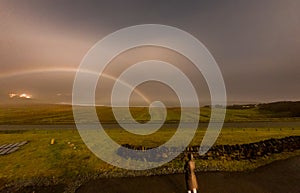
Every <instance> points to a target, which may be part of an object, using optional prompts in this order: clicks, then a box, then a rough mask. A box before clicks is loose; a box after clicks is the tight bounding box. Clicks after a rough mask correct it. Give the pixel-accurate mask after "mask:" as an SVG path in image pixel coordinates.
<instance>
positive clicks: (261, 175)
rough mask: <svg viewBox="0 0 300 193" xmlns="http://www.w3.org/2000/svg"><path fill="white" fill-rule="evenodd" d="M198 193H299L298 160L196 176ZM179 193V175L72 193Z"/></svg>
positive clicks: (111, 182) (101, 183)
mask: <svg viewBox="0 0 300 193" xmlns="http://www.w3.org/2000/svg"><path fill="white" fill-rule="evenodd" d="M197 177H198V182H199V186H200V189H199V192H200V193H248V192H249V193H250V192H251V193H253V192H255V193H300V157H294V158H291V159H288V160H282V161H277V162H274V163H272V164H270V165H267V166H264V167H261V168H258V169H256V170H255V171H253V172H249V173H226V172H206V173H198V174H197ZM135 192H137V193H141V192H143V193H161V192H164V193H181V192H186V191H185V183H184V176H183V175H182V174H176V175H166V176H153V177H135V178H115V179H99V180H95V181H91V182H88V183H87V184H84V185H83V186H81V187H80V188H79V189H78V190H77V192H76V193H135Z"/></svg>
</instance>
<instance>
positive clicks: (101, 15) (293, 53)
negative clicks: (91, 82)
mask: <svg viewBox="0 0 300 193" xmlns="http://www.w3.org/2000/svg"><path fill="white" fill-rule="evenodd" d="M151 23H152V24H164V25H170V26H174V27H177V28H180V29H182V30H184V31H187V32H189V33H190V34H192V35H193V36H195V37H196V38H198V39H199V40H200V41H201V42H202V43H203V44H204V45H205V46H206V47H207V48H208V50H209V51H210V52H211V54H212V55H213V56H214V58H215V60H216V61H217V63H218V65H219V67H220V69H221V71H222V73H223V77H224V80H225V84H226V89H227V95H228V101H229V102H230V103H253V102H271V101H279V100H300V92H299V89H300V87H299V83H300V68H299V67H300V1H298V0H294V1H292V0H285V1H282V0H252V1H248V0H244V1H233V0H229V1H213V0H210V1H141V0H136V1H132V0H126V1H123V0H120V1H114V0H110V1H56V0H53V1H44V0H36V1H34V0H22V1H11V0H2V1H0V67H1V68H0V69H1V71H0V103H6V102H12V101H14V99H16V98H20V97H21V98H24V100H26V98H31V99H32V100H34V101H38V102H43V103H70V102H71V95H72V85H73V80H74V75H75V72H76V70H77V68H78V67H79V65H80V62H81V60H82V59H83V57H84V56H85V54H86V53H87V52H88V50H89V49H90V48H91V47H92V46H93V45H94V44H95V43H96V42H98V41H99V40H100V39H101V38H103V37H105V36H106V35H108V34H110V33H112V32H114V31H116V30H119V29H121V28H124V27H129V26H132V25H138V24H151ZM135 57H139V58H140V59H141V60H145V59H152V58H156V59H162V60H166V61H169V62H170V63H177V64H175V65H177V66H178V67H181V68H182V69H183V70H184V71H185V72H186V73H187V74H188V75H189V77H190V78H191V80H192V81H193V82H194V83H195V88H196V89H197V91H198V94H199V98H200V101H202V103H206V102H207V101H208V100H209V99H208V98H209V95H208V91H207V88H206V85H205V81H204V80H203V78H202V77H201V75H199V74H198V73H194V72H193V70H191V69H190V68H189V67H187V66H190V64H188V63H189V61H187V60H186V59H184V58H182V56H180V55H178V54H176V53H173V52H172V51H170V50H164V49H161V48H154V47H145V48H141V49H140V50H138V49H137V50H131V51H128V53H124V54H123V55H121V56H120V57H119V58H116V60H114V61H112V64H111V67H110V68H109V69H107V71H106V74H107V75H109V76H110V77H117V76H118V74H119V71H120V69H123V68H124V66H125V67H126V66H129V65H130V63H131V62H134V61H135V59H134V58H135ZM118 65H119V66H120V65H121V66H123V67H122V68H120V67H118ZM102 79H103V83H102V85H99V88H98V89H97V100H96V101H97V103H98V104H108V99H109V97H108V96H109V94H110V91H111V90H110V87H111V86H112V85H113V83H114V80H113V79H110V78H107V77H106V78H105V77H103V78H102ZM137 89H138V90H139V91H138V92H137V93H138V94H137V93H135V94H133V103H134V100H136V104H143V102H142V101H143V100H144V98H143V97H146V98H147V100H149V101H152V100H157V99H160V98H161V99H162V100H169V101H173V100H174V101H176V97H175V96H173V95H174V93H172V91H171V90H170V89H169V88H167V87H166V86H163V85H161V84H158V83H152V84H151V83H147V84H144V85H141V86H140V87H139V88H137ZM157 90H159V91H160V92H157ZM22 94H23V95H22ZM24 94H25V95H24ZM135 95H136V96H135ZM142 96H143V97H142ZM170 96H172V97H170ZM28 100H29V99H28ZM149 101H148V102H149Z"/></svg>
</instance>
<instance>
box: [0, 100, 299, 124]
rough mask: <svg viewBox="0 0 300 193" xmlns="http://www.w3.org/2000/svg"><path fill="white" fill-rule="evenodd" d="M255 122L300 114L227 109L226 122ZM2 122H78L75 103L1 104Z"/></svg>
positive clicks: (144, 117)
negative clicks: (73, 109)
mask: <svg viewBox="0 0 300 193" xmlns="http://www.w3.org/2000/svg"><path fill="white" fill-rule="evenodd" d="M96 110H97V113H98V117H99V119H100V120H101V121H102V122H103V123H104V122H105V123H115V122H116V121H115V119H114V115H113V113H112V109H111V108H110V107H97V108H96ZM118 111H119V112H124V116H123V118H124V121H126V120H128V117H129V116H130V115H127V114H125V111H124V108H118ZM130 111H131V115H132V116H133V117H134V118H135V119H136V120H137V121H139V122H146V121H148V120H149V119H150V116H149V112H148V108H146V107H131V108H130ZM185 116H186V118H187V119H189V120H193V119H195V116H196V115H194V114H192V113H190V114H187V115H185ZM179 119H180V109H179V108H175V107H174V108H168V109H167V117H166V122H177V121H178V120H179ZM199 119H200V121H201V122H208V121H209V119H210V108H209V107H202V108H200V117H199ZM251 121H300V118H299V117H281V118H276V116H274V113H272V112H262V111H260V110H259V109H258V108H250V109H227V112H226V118H225V122H251ZM0 124H2V125H3V124H29V125H35V124H74V119H73V112H72V106H71V105H45V104H43V105H37V104H36V105H34V104H28V105H0Z"/></svg>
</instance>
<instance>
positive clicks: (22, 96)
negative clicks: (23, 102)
mask: <svg viewBox="0 0 300 193" xmlns="http://www.w3.org/2000/svg"><path fill="white" fill-rule="evenodd" d="M8 96H9V98H15V97H18V98H25V99H31V97H32V96H31V95H29V94H26V93H22V94H16V93H10V94H8Z"/></svg>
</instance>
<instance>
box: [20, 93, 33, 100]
mask: <svg viewBox="0 0 300 193" xmlns="http://www.w3.org/2000/svg"><path fill="white" fill-rule="evenodd" d="M19 97H20V98H26V99H30V98H31V96H30V95H28V94H25V93H23V94H20V95H19Z"/></svg>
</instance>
